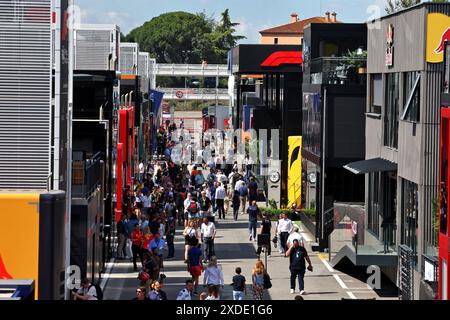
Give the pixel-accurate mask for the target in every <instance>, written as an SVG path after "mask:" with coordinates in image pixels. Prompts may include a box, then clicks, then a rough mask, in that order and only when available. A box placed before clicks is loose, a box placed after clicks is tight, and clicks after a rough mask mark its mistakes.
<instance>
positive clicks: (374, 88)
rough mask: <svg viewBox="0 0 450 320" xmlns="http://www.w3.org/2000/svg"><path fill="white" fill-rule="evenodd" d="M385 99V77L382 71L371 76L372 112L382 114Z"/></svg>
mask: <svg viewBox="0 0 450 320" xmlns="http://www.w3.org/2000/svg"><path fill="white" fill-rule="evenodd" d="M382 101H383V77H382V75H381V74H380V73H377V74H372V75H371V76H370V110H369V112H370V113H376V114H381V105H382Z"/></svg>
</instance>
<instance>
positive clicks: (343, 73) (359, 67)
mask: <svg viewBox="0 0 450 320" xmlns="http://www.w3.org/2000/svg"><path fill="white" fill-rule="evenodd" d="M366 65H367V61H366V59H365V58H351V59H350V58H344V57H338V58H316V59H313V60H311V63H310V81H311V84H334V85H348V84H365V82H366V73H365V69H366Z"/></svg>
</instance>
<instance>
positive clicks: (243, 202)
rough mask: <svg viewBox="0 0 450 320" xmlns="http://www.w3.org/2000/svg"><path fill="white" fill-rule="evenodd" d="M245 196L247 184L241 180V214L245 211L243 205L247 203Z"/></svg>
mask: <svg viewBox="0 0 450 320" xmlns="http://www.w3.org/2000/svg"><path fill="white" fill-rule="evenodd" d="M241 181H242V180H241ZM242 182H243V181H242ZM247 196H248V188H247V185H246V184H245V182H243V183H241V184H240V187H239V199H240V202H241V205H240V206H241V210H242V211H241V214H244V213H245V205H246V203H247Z"/></svg>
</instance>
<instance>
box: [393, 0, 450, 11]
mask: <svg viewBox="0 0 450 320" xmlns="http://www.w3.org/2000/svg"><path fill="white" fill-rule="evenodd" d="M421 2H422V1H421V0H387V3H386V12H387V13H388V14H391V13H394V12H397V11H400V10H402V9H405V8H409V7H412V6H415V5H416V4H419V3H421ZM427 2H433V3H447V2H448V0H430V1H427Z"/></svg>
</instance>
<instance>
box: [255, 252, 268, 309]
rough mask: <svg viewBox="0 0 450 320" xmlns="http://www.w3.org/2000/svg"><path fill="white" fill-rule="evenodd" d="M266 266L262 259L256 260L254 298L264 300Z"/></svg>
mask: <svg viewBox="0 0 450 320" xmlns="http://www.w3.org/2000/svg"><path fill="white" fill-rule="evenodd" d="M265 274H266V268H265V267H264V263H263V262H262V261H261V260H258V261H256V264H255V267H254V268H253V270H252V283H253V300H263V298H264V275H265Z"/></svg>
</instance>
